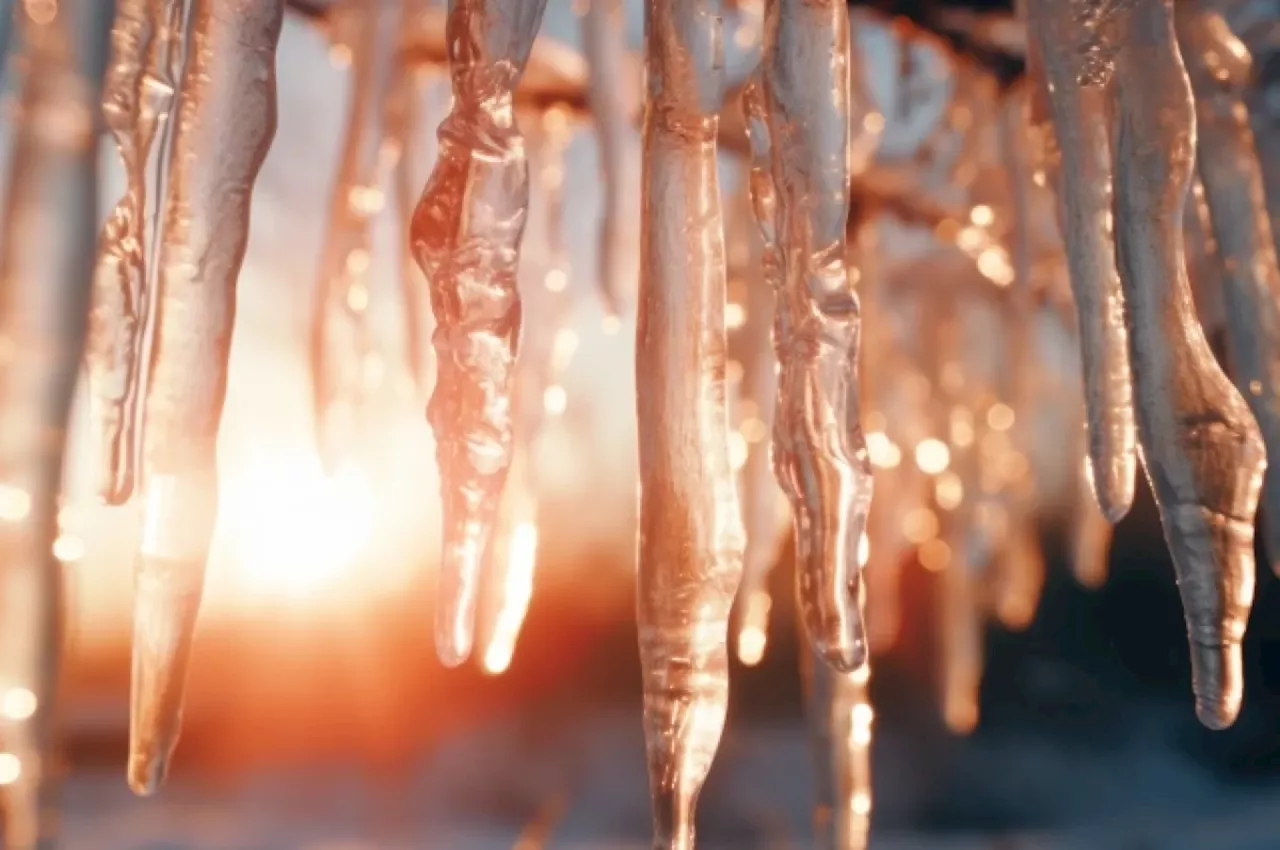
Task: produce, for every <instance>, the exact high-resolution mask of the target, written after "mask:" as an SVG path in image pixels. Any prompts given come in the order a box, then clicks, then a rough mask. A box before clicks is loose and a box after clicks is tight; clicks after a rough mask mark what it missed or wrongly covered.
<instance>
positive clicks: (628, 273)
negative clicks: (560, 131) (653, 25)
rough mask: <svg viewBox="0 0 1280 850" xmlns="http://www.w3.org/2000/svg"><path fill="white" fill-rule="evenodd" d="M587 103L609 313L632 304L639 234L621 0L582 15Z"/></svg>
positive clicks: (597, 1) (600, 3) (598, 1)
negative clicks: (600, 195) (600, 188)
mask: <svg viewBox="0 0 1280 850" xmlns="http://www.w3.org/2000/svg"><path fill="white" fill-rule="evenodd" d="M582 47H583V53H584V54H585V55H586V59H587V67H588V69H589V76H588V78H587V103H588V105H589V106H590V107H591V116H592V119H593V120H594V121H595V126H596V138H597V139H598V140H599V150H600V165H601V176H602V178H603V181H604V215H603V216H602V217H601V219H600V263H599V269H598V271H597V272H596V274H597V275H598V276H599V279H600V281H599V282H600V294H601V297H602V298H603V299H604V308H605V312H606V315H607V316H610V317H614V318H617V317H618V316H620V315H621V314H622V313H623V312H625V310H626V309H627V305H628V302H629V301H630V300H631V298H632V297H633V294H632V293H633V291H634V289H635V283H634V275H635V260H636V257H635V251H636V246H635V237H634V236H633V235H632V234H633V232H634V230H633V228H632V226H631V224H632V222H633V221H634V218H633V217H632V208H631V204H632V200H633V199H634V197H635V195H634V194H632V193H633V191H634V185H633V184H634V183H635V182H636V177H637V175H636V161H635V160H636V156H635V145H634V143H633V142H632V133H633V132H634V131H633V130H632V129H631V126H632V125H631V122H632V120H633V116H634V114H635V107H634V104H633V103H632V99H631V92H630V91H629V90H628V84H629V83H630V81H629V80H628V79H627V74H626V70H627V33H626V20H625V18H624V17H623V8H622V2H621V0H588V2H587V9H586V12H585V13H584V14H583V17H582Z"/></svg>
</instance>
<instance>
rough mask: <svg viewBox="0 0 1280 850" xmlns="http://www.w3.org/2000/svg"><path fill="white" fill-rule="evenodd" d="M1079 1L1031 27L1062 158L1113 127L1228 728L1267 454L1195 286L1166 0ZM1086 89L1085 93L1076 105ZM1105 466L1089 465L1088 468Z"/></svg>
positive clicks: (1125, 263)
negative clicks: (1190, 275) (1202, 315)
mask: <svg viewBox="0 0 1280 850" xmlns="http://www.w3.org/2000/svg"><path fill="white" fill-rule="evenodd" d="M1081 3H1083V0H1078V2H1077V3H1074V4H1065V5H1063V4H1057V3H1054V2H1049V0H1032V1H1031V2H1029V3H1028V14H1029V20H1030V26H1031V29H1032V31H1033V32H1034V33H1035V34H1036V37H1037V39H1038V42H1039V47H1040V49H1041V50H1042V51H1044V54H1045V66H1046V68H1047V70H1048V80H1049V83H1050V85H1051V89H1050V92H1049V97H1050V99H1051V100H1052V101H1053V102H1054V103H1055V104H1057V105H1056V106H1055V116H1054V118H1055V124H1056V129H1057V131H1058V137H1059V139H1061V140H1064V145H1063V154H1064V158H1065V155H1066V153H1067V150H1068V149H1069V148H1070V147H1071V146H1072V144H1073V143H1071V142H1069V141H1067V140H1070V139H1073V138H1078V136H1077V135H1075V134H1078V133H1079V132H1080V130H1081V128H1083V127H1085V126H1089V127H1094V126H1096V127H1100V128H1103V129H1105V130H1106V131H1107V135H1108V136H1109V139H1108V141H1109V146H1110V151H1111V161H1112V162H1113V163H1114V164H1115V173H1114V183H1115V185H1114V205H1113V206H1114V220H1115V226H1116V240H1115V241H1116V259H1117V265H1118V267H1119V272H1120V278H1121V282H1122V286H1123V292H1124V303H1125V312H1126V317H1127V320H1128V326H1129V331H1130V334H1129V357H1130V361H1131V365H1132V374H1133V383H1134V390H1135V399H1136V405H1135V406H1136V410H1137V424H1138V436H1139V440H1140V442H1141V445H1142V455H1143V460H1144V463H1145V466H1146V469H1147V475H1148V477H1149V478H1150V480H1151V485H1152V490H1153V492H1154V493H1155V497H1156V501H1157V503H1158V504H1159V506H1160V513H1161V519H1162V521H1163V524H1164V529H1165V538H1166V540H1167V541H1168V543H1169V548H1170V550H1171V553H1172V555H1173V559H1174V566H1175V568H1176V570H1177V574H1178V587H1179V591H1180V592H1181V595H1182V602H1183V607H1184V609H1185V612H1186V620H1187V630H1188V634H1189V637H1190V641H1191V650H1192V652H1191V659H1192V686H1193V689H1194V691H1195V694H1196V711H1197V714H1198V715H1199V716H1200V719H1201V721H1202V722H1203V723H1205V724H1206V725H1208V726H1210V727H1213V728H1222V727H1224V726H1227V725H1230V724H1231V722H1232V721H1234V719H1235V717H1236V714H1237V713H1238V711H1239V708H1240V698H1241V690H1242V682H1241V670H1240V664H1241V657H1240V640H1241V637H1242V635H1243V632H1244V627H1245V620H1246V618H1247V616H1248V611H1249V607H1250V605H1251V604H1252V601H1253V587H1254V562H1253V518H1254V512H1255V509H1256V507H1257V502H1258V493H1259V489H1260V487H1261V483H1262V473H1263V470H1264V469H1265V466H1266V460H1265V457H1264V453H1263V446H1262V441H1261V438H1260V437H1259V434H1258V426H1257V424H1256V423H1255V422H1254V419H1253V416H1252V415H1251V414H1250V412H1249V409H1248V407H1247V406H1246V404H1245V402H1244V399H1243V398H1241V397H1240V394H1239V393H1237V392H1236V390H1235V388H1234V387H1232V386H1231V382H1230V381H1229V380H1228V379H1227V377H1226V376H1225V375H1224V374H1223V373H1222V370H1221V369H1219V368H1218V366H1217V364H1216V363H1215V362H1214V359H1213V354H1212V352H1211V351H1210V349H1209V345H1208V343H1207V342H1206V340H1205V337H1204V332H1203V331H1202V329H1201V327H1200V323H1199V322H1198V321H1197V319H1196V314H1195V308H1194V306H1193V303H1192V299H1191V292H1190V289H1189V286H1188V284H1187V275H1186V269H1185V257H1184V252H1183V244H1182V222H1183V208H1184V204H1185V202H1186V196H1187V189H1188V185H1189V181H1190V178H1191V170H1192V164H1193V157H1194V152H1195V142H1196V132H1195V112H1194V106H1193V103H1192V97H1191V90H1190V86H1189V84H1188V80H1187V75H1186V70H1185V68H1184V67H1183V64H1182V59H1181V57H1180V56H1179V53H1178V47H1177V43H1176V41H1175V38H1174V30H1173V16H1172V9H1171V4H1169V3H1167V2H1165V0H1127V2H1117V3H1109V4H1105V8H1102V9H1101V10H1100V12H1099V14H1098V15H1096V16H1094V17H1093V18H1091V19H1090V21H1089V22H1087V24H1088V25H1084V24H1081V23H1080V22H1079V21H1077V20H1075V19H1073V18H1072V16H1071V15H1069V14H1065V13H1064V12H1065V11H1066V10H1069V9H1072V8H1074V7H1075V6H1078V5H1080V4H1081ZM1073 80H1075V81H1076V82H1077V83H1081V84H1082V85H1083V88H1081V87H1080V86H1073V85H1072V81H1073ZM1081 91H1086V92H1088V93H1089V94H1090V97H1091V100H1090V101H1088V102H1086V105H1085V106H1084V107H1083V108H1079V107H1073V108H1068V107H1071V104H1072V103H1074V102H1075V101H1073V100H1072V98H1073V97H1075V96H1077V95H1078V94H1079V93H1080V92H1081ZM1072 128H1074V129H1072ZM1063 178H1064V180H1063V182H1064V185H1071V184H1077V185H1078V184H1081V183H1083V182H1085V181H1083V180H1080V179H1078V177H1077V179H1072V177H1071V176H1070V175H1069V174H1066V173H1065V172H1064V175H1063ZM1072 227H1073V223H1072V222H1071V221H1070V220H1069V221H1068V222H1067V229H1068V232H1070V230H1071V229H1072ZM1083 343H1084V344H1085V345H1088V341H1087V340H1083ZM1105 471H1106V470H1105V469H1103V470H1099V468H1098V465H1097V464H1096V463H1095V466H1094V473H1095V476H1100V475H1101V474H1102V473H1105Z"/></svg>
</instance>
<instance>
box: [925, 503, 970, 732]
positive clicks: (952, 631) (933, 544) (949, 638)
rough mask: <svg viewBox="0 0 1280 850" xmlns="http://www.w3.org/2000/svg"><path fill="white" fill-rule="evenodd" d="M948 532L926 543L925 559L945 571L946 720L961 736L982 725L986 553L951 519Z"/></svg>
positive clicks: (941, 598)
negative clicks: (983, 570) (970, 542)
mask: <svg viewBox="0 0 1280 850" xmlns="http://www.w3.org/2000/svg"><path fill="white" fill-rule="evenodd" d="M947 522H948V530H947V531H946V532H944V535H943V536H942V537H940V538H937V539H935V540H931V541H929V542H927V543H926V544H925V545H924V546H922V547H921V550H920V556H921V561H922V562H924V561H926V560H928V561H929V563H928V564H927V566H928V567H929V568H931V569H940V570H941V573H942V580H941V581H940V582H939V583H938V588H937V590H936V593H937V596H936V599H937V602H938V606H939V609H940V610H939V613H938V628H937V637H938V653H939V658H938V665H939V675H940V679H941V685H940V689H941V700H942V719H943V721H944V722H945V723H946V724H947V728H948V729H950V730H951V731H952V732H955V733H956V734H958V735H965V734H968V733H969V732H972V731H973V729H974V727H975V726H977V725H978V691H979V689H980V688H981V686H982V671H983V667H984V652H985V650H984V645H983V631H984V622H983V615H982V604H981V599H980V595H979V590H978V572H979V571H980V570H981V568H982V564H981V563H975V560H974V559H975V556H976V557H981V555H980V554H979V553H978V552H975V551H974V548H973V547H972V546H970V545H967V542H966V541H965V539H964V538H965V535H963V534H960V533H959V530H958V529H957V528H955V527H954V525H953V524H952V521H951V520H950V519H949V520H948V521H947Z"/></svg>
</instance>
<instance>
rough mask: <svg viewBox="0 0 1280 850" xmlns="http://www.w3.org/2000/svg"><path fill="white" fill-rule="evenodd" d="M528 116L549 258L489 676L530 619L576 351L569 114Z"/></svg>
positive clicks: (501, 548)
mask: <svg viewBox="0 0 1280 850" xmlns="http://www.w3.org/2000/svg"><path fill="white" fill-rule="evenodd" d="M529 117H530V119H531V120H532V121H534V122H536V126H537V129H536V130H535V131H532V132H530V133H529V141H530V147H531V156H530V160H531V162H532V163H534V165H535V169H534V172H535V177H534V179H535V180H536V183H537V186H538V188H539V191H538V193H537V194H536V195H534V197H535V198H536V199H537V200H538V201H539V202H540V203H541V204H542V209H543V214H542V216H541V223H542V225H543V227H544V228H545V234H544V237H545V238H544V239H543V240H541V250H542V251H543V252H545V255H544V263H543V265H544V268H543V269H541V274H540V275H538V276H536V277H535V278H533V279H526V280H525V286H524V287H522V293H521V302H522V304H523V306H524V309H525V311H526V313H527V318H528V319H529V321H527V322H525V324H524V334H523V337H522V339H521V340H520V358H519V360H518V361H517V363H516V368H515V373H516V374H515V387H514V390H513V393H512V399H511V404H512V419H513V426H512V461H511V467H510V470H509V472H508V476H507V484H506V493H505V497H504V503H503V504H504V509H503V511H502V513H501V514H500V518H499V522H498V526H499V527H498V528H497V529H496V532H495V536H496V541H497V542H496V544H495V546H494V552H493V553H492V555H491V556H490V557H489V558H488V560H487V569H486V572H487V573H488V574H489V575H488V576H487V578H486V580H485V581H484V582H482V583H481V587H482V588H484V589H485V591H484V592H485V595H486V596H488V597H490V600H489V601H490V602H491V604H489V605H486V606H485V607H487V608H491V609H492V610H493V612H494V617H495V622H494V628H493V629H492V630H491V632H490V635H489V640H488V642H487V643H486V644H485V650H484V653H483V656H482V658H481V664H482V665H483V666H484V668H485V670H487V671H488V672H490V673H499V672H502V670H505V669H506V665H507V663H509V662H510V658H511V653H512V652H514V649H515V643H516V640H517V639H518V638H519V636H520V628H521V626H522V625H523V624H524V618H525V615H526V614H527V613H528V608H529V602H530V599H531V595H532V594H531V591H532V582H533V572H534V567H535V566H536V563H535V562H536V554H537V552H536V550H537V530H538V528H537V519H538V494H539V487H538V481H537V475H536V451H537V446H538V438H539V437H540V436H541V433H542V428H543V425H544V424H545V422H546V420H547V418H548V417H549V416H558V415H559V414H560V413H562V412H563V410H564V405H565V403H566V401H567V399H566V397H565V394H564V388H563V387H561V386H560V385H559V384H558V383H557V380H558V378H559V376H560V374H561V372H562V371H563V369H564V367H565V366H567V365H568V362H569V359H570V358H571V357H572V355H573V351H574V349H575V348H576V347H577V335H576V334H575V333H574V332H573V330H572V329H570V328H568V327H566V326H565V316H566V313H567V312H568V307H569V303H568V299H567V297H566V296H567V293H566V287H567V285H568V273H567V265H568V264H567V262H566V260H567V255H566V251H565V248H564V234H563V231H562V227H563V209H562V208H563V205H564V167H565V160H564V152H565V147H566V145H567V144H568V141H569V130H570V128H569V123H568V116H567V114H566V112H565V110H564V109H563V108H561V107H558V106H551V107H550V108H549V109H547V110H546V111H544V112H542V113H540V114H536V115H532V116H529ZM504 659H505V661H504ZM495 668H497V669H495Z"/></svg>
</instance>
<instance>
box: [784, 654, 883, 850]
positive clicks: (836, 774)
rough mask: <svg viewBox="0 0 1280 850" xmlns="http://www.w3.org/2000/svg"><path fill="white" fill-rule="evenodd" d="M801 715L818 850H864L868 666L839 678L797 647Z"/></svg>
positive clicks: (867, 790)
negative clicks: (809, 752)
mask: <svg viewBox="0 0 1280 850" xmlns="http://www.w3.org/2000/svg"><path fill="white" fill-rule="evenodd" d="M800 670H801V675H802V677H803V679H804V690H805V694H804V696H805V714H806V718H805V719H806V723H807V724H808V727H809V742H810V746H811V747H812V751H813V760H814V766H815V768H816V779H817V782H816V783H815V787H816V791H817V794H816V797H817V799H816V800H815V803H814V810H813V833H814V835H813V837H814V846H815V847H816V848H818V850H866V847H867V846H868V844H867V841H868V838H869V833H870V831H871V791H872V783H871V724H872V720H873V718H874V712H873V711H872V708H871V703H870V702H869V701H868V699H867V681H868V679H869V678H870V676H871V668H870V666H869V665H867V664H863V666H861V667H859V668H858V669H856V670H854V671H853V672H852V673H837V672H836V671H834V670H832V669H831V667H830V665H828V664H825V663H823V662H822V661H820V660H818V659H816V658H814V656H813V652H812V650H810V648H809V647H808V646H807V645H805V644H804V642H803V641H802V642H801V650H800Z"/></svg>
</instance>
